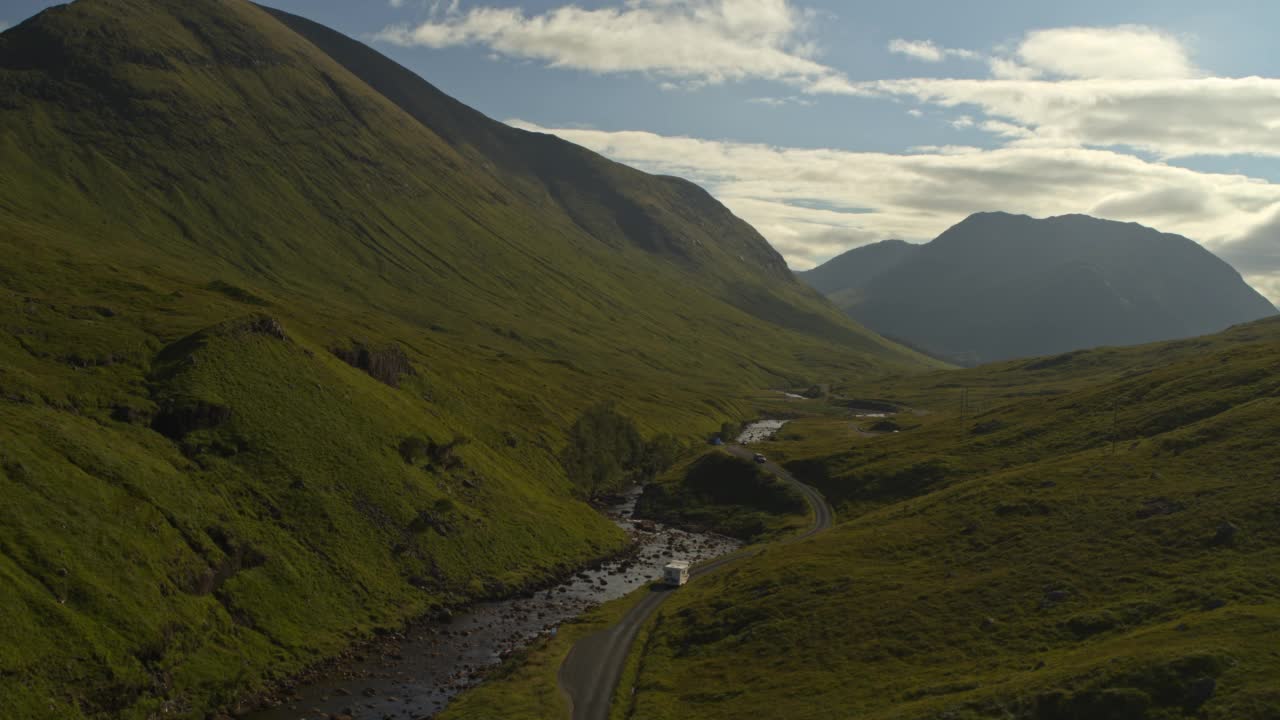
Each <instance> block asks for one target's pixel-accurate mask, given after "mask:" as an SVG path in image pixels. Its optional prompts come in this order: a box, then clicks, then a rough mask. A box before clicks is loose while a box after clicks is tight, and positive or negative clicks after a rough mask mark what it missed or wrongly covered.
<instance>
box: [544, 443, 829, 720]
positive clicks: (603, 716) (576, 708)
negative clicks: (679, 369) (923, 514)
mask: <svg viewBox="0 0 1280 720" xmlns="http://www.w3.org/2000/svg"><path fill="white" fill-rule="evenodd" d="M724 449H725V451H727V452H729V453H730V454H732V455H736V456H738V457H740V458H745V459H747V460H750V459H751V458H752V456H753V455H754V453H753V452H752V451H751V450H749V449H747V448H744V447H741V446H738V445H729V446H725V448H724ZM764 468H765V469H766V470H768V471H769V472H771V473H773V474H774V475H776V476H778V477H779V478H782V479H783V480H786V481H787V482H789V483H791V484H793V485H794V486H795V487H796V489H797V490H799V491H800V492H801V494H803V495H804V499H805V500H806V501H807V502H808V503H809V507H811V508H813V525H812V526H811V527H810V528H809V529H808V530H806V531H804V532H803V533H800V534H799V535H793V536H791V537H789V538H787V539H786V540H785V541H783V542H784V543H793V542H799V541H800V540H804V539H805V538H808V537H812V536H813V535H816V534H817V533H820V532H822V531H823V530H826V529H827V528H829V527H831V519H832V514H831V507H830V506H829V505H827V501H826V499H825V498H823V497H822V493H820V492H818V491H817V490H815V489H813V488H811V487H809V486H808V485H805V484H804V483H802V482H800V481H799V480H796V479H795V478H794V477H792V476H791V473H789V472H787V471H786V470H783V469H782V468H781V467H779V466H778V465H775V464H774V463H765V465H764ZM743 557H747V555H744V554H743V553H734V554H730V555H726V556H724V557H721V558H717V559H715V560H710V561H708V562H705V563H703V564H701V565H698V566H697V567H695V568H693V569H692V571H690V573H689V576H690V581H693V580H696V579H698V578H700V577H702V576H704V575H707V574H708V573H711V572H714V571H716V570H718V569H720V568H722V567H724V566H725V565H728V564H730V563H732V562H736V561H737V560H739V559H741V558H743ZM672 592H673V591H672V590H671V589H670V588H667V587H665V586H660V585H654V586H651V588H650V590H649V594H648V595H646V596H645V597H644V599H642V600H641V601H640V602H639V603H637V604H636V605H635V606H634V607H632V608H631V610H630V611H629V612H628V613H627V614H626V616H625V617H623V618H622V620H621V621H619V622H618V624H617V625H614V626H613V627H611V628H609V629H608V630H602V631H600V632H598V633H596V634H594V635H588V636H587V637H585V638H583V639H581V640H579V641H578V643H577V644H576V645H574V646H573V649H572V650H570V651H569V656H568V657H567V658H565V661H564V665H561V666H560V677H559V680H560V687H561V688H562V689H563V690H564V691H565V693H567V694H568V695H569V702H570V704H571V705H572V707H573V720H608V717H609V708H610V705H611V704H612V702H613V694H614V691H615V690H616V689H617V687H618V680H619V679H620V678H621V677H622V670H623V667H624V666H625V665H626V664H627V657H628V656H629V655H630V654H631V646H632V645H633V644H634V643H635V639H636V635H637V634H638V633H639V632H640V628H641V627H642V626H643V625H644V623H645V621H646V620H648V619H649V617H650V616H652V615H653V613H654V612H655V611H656V610H657V609H658V606H659V605H661V604H662V603H663V601H665V600H666V599H667V597H668V596H670V594H671V593H672Z"/></svg>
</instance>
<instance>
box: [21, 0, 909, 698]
mask: <svg viewBox="0 0 1280 720" xmlns="http://www.w3.org/2000/svg"><path fill="white" fill-rule="evenodd" d="M370 58H373V60H372V61H371V62H374V64H375V65H376V66H377V67H374V68H373V70H370V68H369V67H362V68H359V69H360V70H361V72H366V73H367V74H369V75H370V77H373V76H379V75H380V74H381V71H380V70H378V68H382V67H385V68H394V67H395V66H394V65H393V64H392V63H390V62H389V61H386V60H385V59H382V58H380V56H376V54H373V53H371V52H366V55H365V56H364V59H365V60H366V61H370ZM378 63H381V65H378ZM387 72H391V70H390V69H388V70H387ZM408 92H409V95H408V96H405V95H403V94H401V95H399V96H397V97H396V100H395V101H392V100H391V99H389V98H388V96H386V95H384V94H383V93H382V92H381V91H379V90H375V89H374V88H372V87H370V85H369V84H368V83H366V82H365V81H363V80H362V79H361V78H360V77H358V76H357V74H355V73H353V72H352V71H351V70H348V69H347V68H346V67H345V66H344V65H343V64H342V63H341V62H340V61H339V60H336V59H335V58H334V57H331V56H330V55H329V54H327V53H326V52H325V51H323V50H322V49H321V48H319V47H318V46H317V45H315V44H313V43H312V42H311V41H309V40H308V39H305V38H303V37H302V36H300V35H298V34H297V33H296V32H295V31H294V30H292V29H290V27H287V26H286V25H284V24H282V23H281V22H280V21H279V20H277V19H276V18H275V17H273V16H272V15H270V14H268V13H267V12H266V11H264V10H262V9H260V8H257V7H255V6H253V5H250V4H248V3H245V2H239V1H238V0H228V1H227V2H215V1H213V0H196V1H194V2H189V1H186V0H184V1H182V2H179V1H177V0H147V1H144V0H81V1H80V2H76V3H73V4H71V5H67V6H60V7H56V8H52V9H50V10H48V11H46V12H43V13H41V14H40V15H38V16H37V17H35V18H33V19H31V20H29V21H27V22H25V23H22V24H21V25H19V26H17V27H14V28H11V29H9V30H8V31H6V32H4V33H3V34H0V257H3V260H2V261H0V417H3V421H2V422H0V497H3V502H0V580H2V581H3V586H4V591H3V592H0V617H3V618H4V622H3V623H0V697H3V698H4V705H5V711H6V712H8V713H9V714H11V715H13V716H15V717H31V718H37V717H57V718H64V717H76V716H80V715H90V716H96V717H113V718H114V717H150V716H153V715H154V714H156V713H166V714H168V715H172V716H180V717H203V716H204V715H205V714H206V713H207V712H209V711H214V710H218V709H220V708H226V707H229V706H230V705H231V704H232V700H233V699H234V698H235V697H238V696H240V695H242V694H243V693H244V692H246V691H253V690H255V689H257V688H261V687H262V686H263V685H264V684H265V683H267V682H268V681H270V680H272V679H279V678H282V677H285V676H288V675H289V674H291V673H293V672H295V671H297V670H299V669H300V668H302V667H303V666H305V665H306V664H308V663H311V662H314V661H317V660H320V659H322V658H324V657H326V656H329V655H332V654H334V653H336V652H337V651H339V650H340V649H341V648H342V647H344V646H345V645H347V644H348V643H349V642H350V641H352V640H354V639H358V638H360V637H364V636H366V635H368V634H369V633H370V632H372V631H374V630H375V629H377V628H382V627H388V626H394V625H396V624H397V623H399V622H400V621H402V620H403V619H404V618H406V617H409V616H412V615H415V614H419V613H423V612H430V611H432V610H433V609H435V608H438V607H440V606H442V605H445V604H448V603H454V602H459V601H463V600H466V599H468V598H476V597H482V596H486V595H490V594H494V593H501V592H504V591H505V590H508V589H510V588H513V587H516V586H520V585H524V584H527V583H531V582H537V581H540V580H544V579H547V578H549V577H550V576H552V575H554V574H555V573H556V572H557V571H558V570H563V569H565V568H567V567H569V566H571V565H573V564H575V563H580V562H583V561H586V560H588V559H590V558H593V557H597V556H600V555H603V554H606V553H609V552H612V551H614V550H616V549H617V548H618V547H619V546H620V544H621V543H622V541H623V538H622V537H621V533H620V532H619V531H618V530H617V529H616V528H614V527H613V525H612V524H610V523H608V522H607V521H605V520H604V519H602V518H600V517H599V516H597V515H596V514H595V513H594V512H593V511H592V510H591V509H590V508H589V507H588V506H587V505H586V504H585V503H582V502H580V501H579V500H577V499H575V498H574V497H573V495H572V491H571V487H570V484H569V482H568V480H567V479H566V478H565V477H564V473H563V471H562V470H561V468H560V465H559V463H558V462H557V461H556V459H555V458H556V453H558V452H559V450H560V448H561V446H562V445H563V438H564V428H566V427H568V425H569V424H570V423H571V422H572V421H573V419H574V418H575V417H576V416H577V414H578V413H579V412H580V411H581V410H582V409H583V408H585V407H587V406H589V405H591V404H592V403H594V402H599V401H602V400H615V401H616V402H617V403H618V406H619V408H620V409H621V410H622V411H623V412H625V413H627V414H629V415H631V416H633V417H634V418H636V420H637V422H638V423H639V425H640V426H641V428H642V429H643V430H644V432H645V433H646V434H652V433H656V432H659V431H672V432H677V433H682V434H689V435H692V434H694V433H702V432H706V431H708V430H710V429H712V428H714V427H716V426H718V424H719V423H720V422H722V421H723V420H725V419H728V418H736V417H738V416H740V415H742V414H745V413H746V412H747V410H746V404H745V403H743V402H742V401H741V400H740V398H741V397H743V395H744V394H745V393H746V392H747V391H749V390H750V389H753V388H760V387H769V386H774V385H783V384H794V383H800V382H808V381H815V380H817V379H819V378H830V377H834V376H837V375H846V374H859V373H862V372H873V371H874V372H880V371H882V370H884V369H886V368H888V367H923V365H924V363H923V362H922V361H921V360H920V358H918V357H917V356H915V355H913V354H911V353H909V352H907V351H905V350H902V349H900V348H897V347H896V346H893V345H892V344H890V343H887V342H885V341H883V340H881V339H879V338H878V337H876V336H874V335H872V334H870V333H867V332H866V331H864V330H862V329H861V328H859V327H857V326H856V325H853V324H851V323H850V322H848V321H846V320H844V319H842V317H841V315H840V314H839V313H838V312H836V311H835V310H833V309H832V308H831V307H830V306H828V305H827V304H826V303H825V302H824V301H822V300H821V299H820V298H818V297H817V296H816V295H814V294H813V293H812V292H811V291H808V290H806V289H804V288H802V287H800V286H799V285H798V284H797V283H795V282H794V280H792V279H791V277H790V275H789V273H787V272H786V270H785V267H783V266H781V265H780V264H779V262H780V261H779V259H778V257H777V254H776V253H775V252H773V250H772V249H771V248H769V247H768V245H767V244H766V243H764V241H763V239H761V238H760V237H759V235H758V234H756V233H755V232H754V231H753V230H751V228H749V227H748V226H747V225H745V224H744V223H742V222H740V221H738V220H737V219H736V218H733V217H732V216H731V215H729V214H728V212H727V211H725V210H724V209H723V208H722V207H720V206H719V205H718V204H717V203H715V202H714V201H713V200H711V199H710V197H709V196H706V195H705V193H702V191H700V190H698V189H696V188H693V187H692V186H690V185H688V184H687V183H683V182H682V181H676V180H673V179H657V178H651V177H649V176H645V175H642V174H640V173H636V172H634V171H631V170H628V169H626V168H622V167H621V166H616V165H614V164H612V163H608V162H607V161H605V160H603V159H602V158H599V157H598V156H594V155H590V154H588V153H585V151H583V150H581V149H579V148H574V147H573V146H569V145H567V144H565V143H561V142H559V141H551V140H550V139H545V138H544V139H539V140H538V143H540V144H539V145H538V146H537V149H538V154H537V160H538V165H537V166H538V168H540V170H539V172H550V171H551V170H554V169H555V168H556V167H559V166H561V165H563V166H564V167H572V168H578V170H575V171H574V172H573V173H570V174H568V175H567V176H564V177H558V178H556V179H555V181H554V182H553V183H550V181H545V180H544V179H542V178H543V176H542V175H539V174H538V173H536V172H534V171H533V170H527V169H526V170H521V167H525V166H526V165H528V164H529V163H532V160H528V161H527V162H526V161H525V160H521V161H520V162H513V161H511V160H510V158H505V157H502V156H501V154H500V153H501V150H502V147H501V146H494V145H487V144H485V143H484V142H482V141H481V139H479V137H478V136H477V137H476V138H466V137H462V136H460V135H459V132H460V130H459V127H462V126H456V127H455V126H452V125H448V124H447V123H446V122H445V119H439V118H438V119H437V122H439V123H440V127H432V126H431V125H429V124H428V122H427V121H428V120H430V118H429V117H427V116H425V115H421V114H415V113H411V112H409V111H407V110H406V109H405V107H409V106H410V105H411V103H410V101H411V100H412V99H413V97H418V96H416V95H414V89H413V88H409V91H408ZM424 92H425V91H424ZM421 97H424V98H428V99H429V101H430V102H439V103H444V102H445V101H446V100H448V99H447V98H445V99H441V98H442V97H443V96H439V97H436V96H434V95H429V94H428V95H422V96H421ZM448 102H453V101H451V100H448ZM402 105H403V106H405V107H402ZM455 105H456V103H455ZM460 107H461V106H457V107H454V110H455V111H456V112H457V113H461V112H462V110H459V109H458V108H460ZM486 122H488V121H486ZM464 125H466V124H465V123H464ZM469 127H473V128H474V129H475V130H476V131H477V132H480V131H481V130H483V129H484V127H482V126H481V124H480V123H479V122H478V121H477V122H474V123H470V125H469ZM485 127H487V126H485ZM463 129H464V130H465V127H463ZM511 132H515V131H511ZM531 137H532V136H531ZM513 152H514V151H513ZM521 152H524V151H521ZM529 152H532V151H529ZM513 157H514V155H513ZM521 157H525V156H524V155H521ZM522 163H523V164H522ZM630 183H635V186H634V187H632V186H630V185H629V184H630ZM552 185H554V193H555V196H556V197H558V198H561V200H557V201H555V202H552V201H550V200H547V199H546V198H547V197H549V194H550V193H551V192H552V191H551V190H546V189H545V188H548V187H552ZM538 188H544V189H543V190H541V191H538V190H537V189H538ZM539 192H541V195H540V194H539ZM606 195H607V196H608V197H605V196H606ZM623 196H625V197H626V198H627V201H626V202H621V201H619V202H613V201H612V200H611V201H610V202H605V200H608V199H610V198H614V197H623ZM335 350H337V351H340V352H341V353H342V355H343V356H344V357H346V358H347V359H348V360H351V363H350V364H348V363H346V362H343V361H342V360H340V359H339V357H338V355H337V354H335V352H334V351H335ZM410 440H411V441H413V442H410V443H409V444H408V445H405V442H406V441H410ZM414 442H417V443H419V445H414ZM402 447H410V448H412V447H424V448H427V447H430V448H435V449H436V450H435V451H432V452H427V453H425V454H423V453H416V452H403V453H402V452H401V451H400V450H401V448H402Z"/></svg>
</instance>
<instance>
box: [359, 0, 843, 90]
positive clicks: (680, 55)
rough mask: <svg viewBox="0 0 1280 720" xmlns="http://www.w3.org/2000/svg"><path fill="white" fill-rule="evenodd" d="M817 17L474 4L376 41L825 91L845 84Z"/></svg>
mask: <svg viewBox="0 0 1280 720" xmlns="http://www.w3.org/2000/svg"><path fill="white" fill-rule="evenodd" d="M810 20H811V13H809V12H808V11H805V10H802V9H799V8H797V7H795V6H793V5H791V4H790V3H789V2H788V0H628V2H627V3H626V4H625V5H624V6H621V7H614V8H600V9H583V8H580V7H577V6H576V5H564V6H561V7H558V8H554V9H552V10H549V11H547V12H545V13H542V14H535V15H526V14H525V13H524V11H523V10H521V9H519V8H498V7H488V6H485V7H473V8H470V9H468V10H466V11H465V12H458V11H453V12H446V13H436V14H434V15H433V16H432V19H430V20H428V21H427V22H424V23H421V24H419V25H417V26H408V25H393V26H390V27H387V28H385V29H383V30H382V31H381V32H379V33H378V34H377V35H376V36H375V38H376V39H379V40H382V41H385V42H390V43H394V44H398V45H424V46H427V47H433V48H443V47H452V46H460V45H478V46H482V47H485V48H488V49H489V50H491V51H492V52H497V53H501V54H503V55H506V56H510V57H514V58H521V59H529V60H538V61H542V62H545V63H547V64H548V65H549V66H551V67H557V68H570V69H576V70H584V71H587V72H593V73H601V74H606V73H630V72H640V73H649V74H652V75H654V76H657V77H660V78H662V79H663V81H664V82H668V83H670V82H674V81H685V82H696V83H704V84H707V83H722V82H725V81H736V80H744V79H763V80H772V81H779V82H784V83H788V84H791V85H795V86H798V87H803V88H808V89H811V90H813V91H816V92H823V91H824V90H821V89H820V88H828V90H825V91H830V89H831V88H839V87H842V86H847V85H848V81H847V80H845V79H844V78H843V76H841V75H840V74H839V73H838V72H836V71H835V70H833V69H832V68H830V67H827V66H826V65H823V64H822V63H820V62H818V61H816V60H814V59H813V56H814V54H815V49H814V46H813V45H812V43H810V42H809V41H807V40H806V32H807V27H808V25H809V23H810Z"/></svg>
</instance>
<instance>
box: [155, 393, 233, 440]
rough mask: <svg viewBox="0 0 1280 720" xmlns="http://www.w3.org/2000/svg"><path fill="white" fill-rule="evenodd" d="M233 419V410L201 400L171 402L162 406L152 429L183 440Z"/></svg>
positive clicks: (171, 437)
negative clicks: (188, 435) (189, 435)
mask: <svg viewBox="0 0 1280 720" xmlns="http://www.w3.org/2000/svg"><path fill="white" fill-rule="evenodd" d="M230 419H231V408H229V407H227V406H226V405H219V404H216V403H208V402H203V401H200V400H192V401H188V402H180V401H170V402H168V403H166V404H165V405H163V406H161V408H160V412H158V413H157V414H156V416H155V418H154V419H152V421H151V429H152V430H155V431H156V432H158V433H160V434H161V435H164V436H165V437H167V438H169V439H171V440H181V439H182V438H184V437H186V436H187V434H188V433H192V432H195V431H196V430H206V429H209V428H215V427H218V426H219V425H222V424H223V423H225V422H227V421H228V420H230Z"/></svg>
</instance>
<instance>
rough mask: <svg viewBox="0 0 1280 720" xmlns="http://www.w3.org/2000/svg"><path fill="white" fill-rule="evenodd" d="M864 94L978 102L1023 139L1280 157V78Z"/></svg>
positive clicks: (871, 88)
mask: <svg viewBox="0 0 1280 720" xmlns="http://www.w3.org/2000/svg"><path fill="white" fill-rule="evenodd" d="M857 89H858V90H859V91H860V92H863V93H879V94H883V95H892V96H905V97H910V98H913V99H915V100H917V101H919V102H925V103H932V104H935V105H939V106H942V107H948V108H960V107H976V108H978V109H980V110H981V111H982V112H983V113H984V114H986V115H987V116H989V117H990V118H993V119H997V120H999V121H1002V122H1004V123H1005V125H1004V126H1001V127H1005V126H1008V125H1010V124H1012V125H1016V126H1018V127H1021V128H1023V129H1024V130H1026V132H1025V133H1023V135H1024V137H1023V139H1022V140H1020V141H1019V142H1022V143H1035V144H1040V145H1062V146H1095V147H1119V146H1125V147H1130V148H1137V149H1139V150H1144V151H1148V152H1151V153H1154V154H1156V155H1159V156H1161V157H1165V158H1178V157H1191V156H1196V155H1264V156H1280V79H1275V78H1258V77H1249V78H1213V77H1209V78H1183V79H1140V80H1128V79H1087V80H1061V81H1048V80H971V79H939V78H914V79H906V80H883V81H878V82H873V83H863V84H860V85H859V86H858V87H857Z"/></svg>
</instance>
